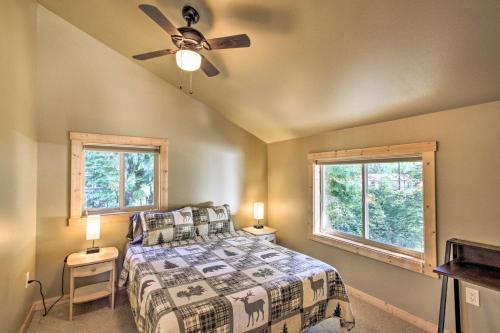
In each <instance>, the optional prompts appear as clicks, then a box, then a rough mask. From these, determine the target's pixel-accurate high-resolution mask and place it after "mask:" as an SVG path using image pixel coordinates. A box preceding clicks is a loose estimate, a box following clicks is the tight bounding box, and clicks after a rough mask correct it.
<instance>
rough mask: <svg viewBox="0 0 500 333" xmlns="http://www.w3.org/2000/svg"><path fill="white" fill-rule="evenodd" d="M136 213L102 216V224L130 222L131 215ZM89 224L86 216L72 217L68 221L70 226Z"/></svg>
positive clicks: (106, 214) (117, 213)
mask: <svg viewBox="0 0 500 333" xmlns="http://www.w3.org/2000/svg"><path fill="white" fill-rule="evenodd" d="M134 213H135V212H116V213H105V214H100V215H101V223H109V222H125V221H128V220H129V217H130V215H132V214H134ZM85 222H87V217H86V216H81V217H72V218H69V219H68V226H69V227H71V226H74V225H79V224H81V223H85Z"/></svg>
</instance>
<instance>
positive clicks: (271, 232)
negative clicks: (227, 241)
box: [243, 227, 276, 244]
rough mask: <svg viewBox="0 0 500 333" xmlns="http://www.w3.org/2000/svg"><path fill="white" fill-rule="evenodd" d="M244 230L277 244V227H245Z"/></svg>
mask: <svg viewBox="0 0 500 333" xmlns="http://www.w3.org/2000/svg"><path fill="white" fill-rule="evenodd" d="M243 231H245V232H248V233H249V234H252V235H254V236H256V237H257V238H259V239H261V240H266V241H268V242H271V243H274V244H276V229H273V228H269V227H264V228H262V229H256V228H254V227H246V228H243Z"/></svg>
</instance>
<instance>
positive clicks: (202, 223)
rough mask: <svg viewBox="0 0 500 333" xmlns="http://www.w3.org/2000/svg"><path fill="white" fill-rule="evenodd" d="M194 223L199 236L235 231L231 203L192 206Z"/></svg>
mask: <svg viewBox="0 0 500 333" xmlns="http://www.w3.org/2000/svg"><path fill="white" fill-rule="evenodd" d="M192 211H193V223H194V225H195V227H196V231H197V232H198V235H199V236H208V235H213V234H218V233H225V232H234V225H233V221H232V220H231V211H230V210H229V205H222V206H213V207H192Z"/></svg>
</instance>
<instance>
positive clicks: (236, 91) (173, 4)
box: [39, 0, 500, 142]
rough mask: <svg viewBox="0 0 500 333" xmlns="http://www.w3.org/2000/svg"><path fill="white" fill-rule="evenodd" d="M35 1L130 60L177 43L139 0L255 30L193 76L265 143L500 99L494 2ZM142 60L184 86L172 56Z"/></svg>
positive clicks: (204, 93)
mask: <svg viewBox="0 0 500 333" xmlns="http://www.w3.org/2000/svg"><path fill="white" fill-rule="evenodd" d="M39 2H40V3H41V4H42V5H43V6H45V7H47V8H48V9H50V10H51V11H53V12H54V13H56V14H57V15H59V16H61V17H62V18H64V19H66V20H67V21H69V22H70V23H72V24H74V25H75V26H77V27H79V28H80V29H81V30H83V31H85V32H87V33H88V34H90V35H92V36H93V37H95V38H96V39H98V40H100V41H101V42H103V43H105V44H106V45H108V46H109V47H111V48H113V49H115V50H116V51H118V52H119V53H121V54H123V55H124V56H126V57H129V58H130V57H131V56H132V55H133V54H137V53H143V52H146V51H153V50H158V49H164V48H170V47H173V44H172V42H171V40H170V37H169V36H168V35H166V33H165V32H164V31H163V30H161V29H160V28H159V27H158V26H157V25H156V24H155V23H153V22H152V21H151V20H150V19H149V18H148V17H147V16H146V15H144V13H142V12H141V11H140V10H139V9H138V8H137V5H138V4H140V3H149V4H153V5H155V6H157V7H159V8H160V9H161V10H162V12H163V13H164V14H165V15H166V16H167V17H168V18H169V19H170V20H171V21H172V22H173V23H174V24H176V25H177V26H183V25H185V22H184V21H183V19H182V16H181V8H182V7H183V6H184V5H185V4H190V5H192V6H194V7H195V8H196V9H197V10H198V11H199V12H200V15H201V20H200V22H199V23H198V24H197V25H195V28H197V29H198V30H200V31H201V32H203V34H204V35H205V36H206V37H207V38H213V37H220V36H226V35H233V34H239V33H247V34H248V35H249V36H250V38H251V41H252V46H251V47H250V48H244V49H233V50H219V51H211V52H205V53H204V54H205V55H206V56H207V57H208V58H209V59H210V60H211V61H212V63H214V64H215V65H216V66H217V67H218V68H219V70H220V71H221V74H220V75H219V76H217V77H213V78H207V77H206V76H205V75H203V73H201V72H200V71H198V72H196V73H195V74H194V77H193V89H194V94H193V98H196V99H199V100H200V101H202V102H204V103H206V104H207V105H209V106H211V107H212V108H213V109H215V110H217V111H219V112H221V113H222V114H223V115H224V116H226V117H227V118H228V119H230V120H232V121H233V122H234V123H236V124H238V125H239V126H241V127H242V128H244V129H246V130H248V131H249V132H251V133H253V134H255V135H256V136H257V137H259V138H261V139H262V140H264V141H266V142H273V141H280V140H285V139H290V138H295V137H299V136H306V135H311V134H314V133H317V132H321V131H325V130H330V129H337V128H345V127H351V126H355V125H360V124H367V123H373V122H378V121H384V120H390V119H397V118H402V117H407V116H411V115H416V114H422V113H428V112H435V111H439V110H445V109H450V108H455V107H459V106H465V105H472V104H479V103H483V102H488V101H493V100H500V39H499V36H500V1H497V0H491V1H487V0H474V1H470V0H439V1H434V0H428V1H413V0H375V1H372V0H321V1H320V0H315V1H305V0H304V1H302V0H301V1H293V0H288V1H286V0H272V1H269V0H265V1H264V0H231V1H228V0H206V1H201V0H200V1H195V0H193V1H180V0H147V1H146V0H144V1H129V0H127V1H123V0H106V1H102V0H86V1H61V0H39ZM55 37H56V36H55ZM130 59H131V61H136V60H133V59H132V58H130ZM136 62H137V63H138V64H140V65H141V66H144V67H145V68H147V69H148V70H150V71H151V72H153V73H155V74H156V75H158V76H160V77H162V78H163V79H165V80H166V81H168V82H170V83H172V84H173V85H176V86H178V85H179V83H180V80H181V77H180V75H179V70H178V69H177V67H176V66H175V57H174V56H166V57H161V58H157V59H153V60H149V61H143V62H139V61H136ZM182 80H184V84H186V83H187V80H188V76H187V75H184V76H183V77H182ZM186 112H189V110H187V111H186Z"/></svg>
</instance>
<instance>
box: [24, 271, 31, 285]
mask: <svg viewBox="0 0 500 333" xmlns="http://www.w3.org/2000/svg"><path fill="white" fill-rule="evenodd" d="M29 280H30V272H26V282H25V285H24V288H28V281H29Z"/></svg>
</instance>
